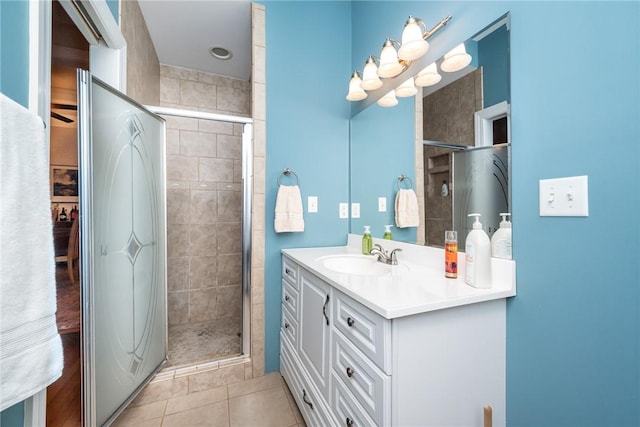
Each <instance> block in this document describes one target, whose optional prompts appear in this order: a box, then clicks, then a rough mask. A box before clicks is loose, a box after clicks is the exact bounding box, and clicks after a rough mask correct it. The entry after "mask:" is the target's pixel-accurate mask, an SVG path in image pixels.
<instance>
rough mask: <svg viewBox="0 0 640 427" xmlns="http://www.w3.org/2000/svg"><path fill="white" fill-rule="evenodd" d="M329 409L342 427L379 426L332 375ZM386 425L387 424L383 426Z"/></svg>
mask: <svg viewBox="0 0 640 427" xmlns="http://www.w3.org/2000/svg"><path fill="white" fill-rule="evenodd" d="M331 384H332V385H331V399H332V401H331V405H329V406H331V408H332V409H333V415H334V416H335V417H336V418H337V419H338V425H339V426H344V427H369V426H376V425H378V426H380V425H382V424H380V423H379V422H374V421H373V420H372V419H371V418H370V417H369V415H367V412H366V411H365V410H364V409H363V408H362V407H361V406H360V405H359V404H358V403H357V402H356V399H355V398H354V397H353V395H352V394H351V393H350V392H349V391H348V390H347V388H346V387H345V386H344V384H342V382H341V381H340V380H339V379H338V377H337V376H336V375H335V373H334V374H333V376H332V378H331ZM385 425H387V424H385Z"/></svg>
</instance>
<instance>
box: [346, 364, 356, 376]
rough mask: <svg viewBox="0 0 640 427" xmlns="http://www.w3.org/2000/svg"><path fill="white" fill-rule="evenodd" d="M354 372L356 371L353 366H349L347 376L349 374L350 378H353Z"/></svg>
mask: <svg viewBox="0 0 640 427" xmlns="http://www.w3.org/2000/svg"><path fill="white" fill-rule="evenodd" d="M354 373H355V371H354V370H353V368H352V367H350V366H349V367H348V368H347V376H348V377H349V378H351V377H352V376H353V374H354Z"/></svg>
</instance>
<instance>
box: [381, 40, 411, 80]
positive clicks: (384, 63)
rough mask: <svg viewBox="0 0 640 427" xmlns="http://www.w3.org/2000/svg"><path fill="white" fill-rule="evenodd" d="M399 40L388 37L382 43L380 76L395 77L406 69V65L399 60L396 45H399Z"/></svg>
mask: <svg viewBox="0 0 640 427" xmlns="http://www.w3.org/2000/svg"><path fill="white" fill-rule="evenodd" d="M399 45H400V44H399V43H398V41H397V40H392V39H390V38H387V39H386V40H385V41H384V44H383V45H382V52H381V53H380V66H379V67H378V75H379V76H380V77H395V76H397V75H398V74H400V73H401V72H402V71H404V68H405V67H404V66H403V65H402V64H401V63H400V62H398V52H396V46H399Z"/></svg>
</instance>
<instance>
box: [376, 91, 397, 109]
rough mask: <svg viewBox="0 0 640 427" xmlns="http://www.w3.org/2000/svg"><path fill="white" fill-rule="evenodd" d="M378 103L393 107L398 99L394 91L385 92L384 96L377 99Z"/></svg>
mask: <svg viewBox="0 0 640 427" xmlns="http://www.w3.org/2000/svg"><path fill="white" fill-rule="evenodd" d="M378 105H379V106H381V107H395V106H396V105H398V99H397V98H396V94H395V92H394V91H391V92H389V93H387V94H386V95H385V96H383V97H382V98H380V99H379V100H378Z"/></svg>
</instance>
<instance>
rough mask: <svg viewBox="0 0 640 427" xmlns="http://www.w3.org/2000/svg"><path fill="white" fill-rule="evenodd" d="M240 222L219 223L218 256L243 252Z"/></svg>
mask: <svg viewBox="0 0 640 427" xmlns="http://www.w3.org/2000/svg"><path fill="white" fill-rule="evenodd" d="M240 225H241V224H240V222H221V223H218V255H223V254H238V253H240V252H242V240H241V237H242V233H241V230H240Z"/></svg>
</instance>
